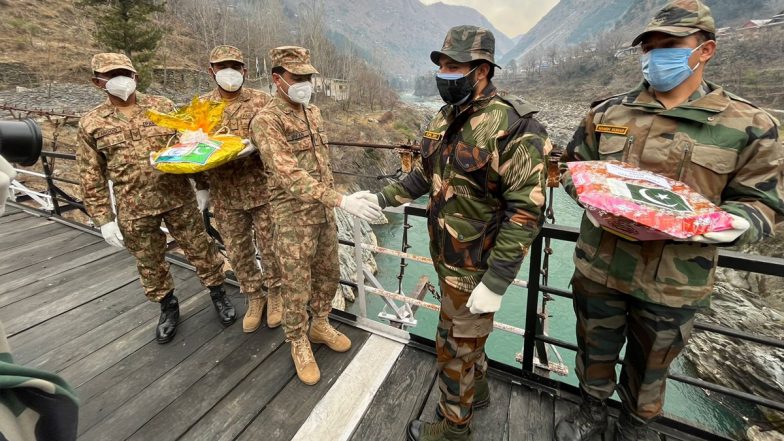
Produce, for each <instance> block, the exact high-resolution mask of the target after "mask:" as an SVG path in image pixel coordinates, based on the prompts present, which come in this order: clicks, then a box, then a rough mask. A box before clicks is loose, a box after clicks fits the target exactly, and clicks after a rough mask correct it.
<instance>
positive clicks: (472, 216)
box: [379, 84, 552, 294]
mask: <svg viewBox="0 0 784 441" xmlns="http://www.w3.org/2000/svg"><path fill="white" fill-rule="evenodd" d="M535 112H536V110H534V109H533V108H531V107H529V106H528V105H527V104H525V103H524V102H523V101H522V100H520V99H519V98H514V97H509V98H502V97H500V96H499V95H497V94H496V89H495V87H494V86H493V85H492V84H491V85H489V86H488V87H487V88H486V89H485V90H484V91H483V94H482V96H481V97H479V98H478V99H476V100H474V102H473V103H472V104H471V106H470V107H469V108H468V109H465V110H464V111H463V112H460V113H458V109H455V108H454V107H452V106H444V107H443V108H442V109H441V111H440V112H439V113H438V114H437V115H436V116H435V117H434V118H433V120H432V121H431V122H430V124H429V126H428V128H427V131H425V134H424V137H423V139H422V162H421V163H417V165H416V167H415V168H414V170H412V172H411V173H410V174H409V175H408V176H406V177H405V179H403V180H402V181H401V182H399V183H396V184H391V185H388V186H387V187H385V188H384V189H383V190H382V191H381V193H379V202H380V203H381V205H383V206H397V205H401V204H403V203H406V202H410V201H412V200H414V199H416V198H418V197H420V196H422V195H424V194H425V193H429V195H430V199H429V201H428V206H427V212H428V229H429V232H430V254H431V256H432V257H433V262H434V264H435V267H436V271H437V272H438V274H439V276H440V277H441V278H443V279H444V280H445V282H446V283H448V284H449V285H450V286H452V287H455V288H457V289H460V290H462V291H465V292H470V291H471V290H473V289H474V287H476V285H477V284H479V282H480V281H481V282H483V283H484V284H485V285H486V286H487V287H488V288H490V289H491V290H492V291H493V292H495V293H498V294H503V293H504V292H505V291H506V289H507V287H508V286H509V284H510V283H511V282H512V280H513V279H514V278H515V276H516V275H517V272H518V271H519V269H520V265H521V264H522V261H523V258H524V257H525V254H526V253H527V251H528V247H529V246H530V245H531V242H532V241H533V239H534V238H535V237H536V235H537V234H538V233H539V229H540V228H541V226H542V223H543V221H544V216H543V212H542V207H543V206H544V203H545V195H544V187H545V182H546V181H545V180H546V177H547V173H546V170H545V165H544V164H545V156H546V155H547V154H548V153H549V151H550V150H551V149H552V145H551V143H550V140H549V138H548V137H547V132H546V131H545V128H544V127H543V126H542V125H541V124H539V122H537V121H536V120H535V119H534V118H533V117H532V115H533V114H534V113H535Z"/></svg>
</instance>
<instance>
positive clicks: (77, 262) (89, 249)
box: [0, 235, 123, 292]
mask: <svg viewBox="0 0 784 441" xmlns="http://www.w3.org/2000/svg"><path fill="white" fill-rule="evenodd" d="M82 242H85V243H86V245H85V244H84V243H82ZM68 244H69V245H72V246H74V247H75V249H73V250H71V251H68V252H65V253H64V254H62V255H59V256H52V257H51V258H47V259H45V260H41V261H38V262H35V260H37V257H36V255H35V254H32V255H30V256H29V257H28V256H24V257H22V258H21V259H19V260H18V262H19V268H18V269H15V270H13V271H12V272H8V273H6V274H4V275H2V276H0V292H9V291H11V290H15V289H19V288H21V287H23V286H26V285H30V284H32V283H34V282H35V281H37V280H41V279H45V278H48V277H51V276H54V275H57V274H60V273H63V272H65V271H68V270H70V269H74V268H78V267H81V266H84V265H86V264H88V263H91V262H95V261H96V260H100V259H103V258H104V257H108V256H110V255H112V254H116V253H122V252H123V251H122V250H121V249H119V248H113V247H110V246H108V245H106V244H105V243H103V241H100V242H91V241H89V235H78V236H76V238H75V239H73V240H72V241H69V242H68ZM55 254H56V253H55ZM23 263H25V264H26V265H25V266H21V265H22V264H23ZM0 265H2V263H0ZM12 266H17V265H14V264H11V263H9V265H8V268H9V269H11V268H12Z"/></svg>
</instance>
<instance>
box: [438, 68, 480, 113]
mask: <svg viewBox="0 0 784 441" xmlns="http://www.w3.org/2000/svg"><path fill="white" fill-rule="evenodd" d="M475 70H476V67H475V68H473V69H471V70H470V71H468V73H467V74H466V75H463V74H459V73H457V74H450V73H440V72H436V87H438V94H439V95H441V99H442V100H444V102H445V103H447V104H451V105H453V106H461V105H463V104H465V103H467V102H468V100H469V99H470V98H471V97H472V96H473V94H474V87H475V86H476V83H478V81H477V82H475V83H474V84H471V79H470V78H469V75H471V72H473V71H475Z"/></svg>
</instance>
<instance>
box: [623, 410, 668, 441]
mask: <svg viewBox="0 0 784 441" xmlns="http://www.w3.org/2000/svg"><path fill="white" fill-rule="evenodd" d="M614 438H615V441H660V440H661V438H660V437H659V435H658V434H657V433H656V432H654V431H653V430H652V429H650V428H648V423H647V422H645V421H643V420H641V419H639V418H638V417H636V416H634V415H632V414H631V413H629V411H627V410H626V409H624V410H623V411H621V415H620V416H619V417H618V421H617V422H616V423H615V436H614Z"/></svg>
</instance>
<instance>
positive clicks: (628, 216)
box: [568, 161, 732, 240]
mask: <svg viewBox="0 0 784 441" xmlns="http://www.w3.org/2000/svg"><path fill="white" fill-rule="evenodd" d="M568 166H569V171H570V172H571V175H572V181H573V182H574V186H575V188H576V190H577V197H578V199H579V201H580V203H581V204H582V205H583V207H585V209H586V210H588V211H589V212H590V213H591V214H592V215H593V217H594V218H596V220H598V221H599V224H600V225H601V226H602V228H604V229H605V230H607V231H610V232H611V233H613V234H616V235H618V236H621V237H623V238H626V239H631V240H666V239H686V238H689V237H691V236H696V235H698V234H704V233H707V232H711V231H722V230H728V229H730V228H732V218H731V217H730V215H729V214H728V213H727V212H725V211H723V210H722V209H720V208H719V207H717V206H716V205H715V204H713V203H712V202H711V201H709V200H707V199H706V198H705V197H704V196H702V195H701V194H699V193H697V192H696V191H694V190H692V189H690V188H689V187H688V186H686V184H684V183H683V182H680V181H675V180H673V179H670V178H666V177H664V176H661V175H657V174H655V173H651V172H648V171H645V170H641V169H639V168H637V167H633V166H631V165H629V164H624V163H622V162H619V161H583V162H570V163H568Z"/></svg>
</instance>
